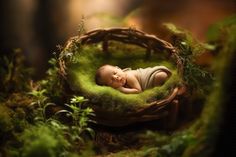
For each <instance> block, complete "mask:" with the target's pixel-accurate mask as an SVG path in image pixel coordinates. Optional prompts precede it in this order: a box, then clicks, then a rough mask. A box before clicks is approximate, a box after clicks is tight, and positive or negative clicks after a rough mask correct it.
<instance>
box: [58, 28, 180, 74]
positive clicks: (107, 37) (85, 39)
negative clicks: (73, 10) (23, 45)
mask: <svg viewBox="0 0 236 157" xmlns="http://www.w3.org/2000/svg"><path fill="white" fill-rule="evenodd" d="M109 41H119V42H122V43H125V44H134V45H138V46H140V47H143V48H146V49H147V51H146V57H149V56H150V55H151V52H153V53H156V52H160V51H162V50H167V51H168V52H169V54H170V56H171V58H173V59H174V60H175V62H176V65H177V69H178V73H179V75H180V76H181V77H182V74H183V64H182V61H181V58H180V57H179V55H178V50H177V49H176V48H175V47H174V46H173V45H172V44H171V43H169V42H167V41H165V40H162V39H160V38H158V37H156V36H154V35H150V34H147V33H144V32H142V31H140V30H136V29H133V28H123V27H122V28H106V29H96V30H92V31H90V32H87V33H85V34H83V35H82V36H75V37H72V38H70V39H69V41H68V42H67V43H66V46H65V48H64V50H67V49H70V48H71V46H72V45H73V43H79V44H81V45H88V44H95V43H99V42H101V43H102V48H103V51H104V52H105V53H109V50H108V48H109V44H108V42H109ZM64 52H67V51H64ZM59 66H60V74H61V75H62V76H63V77H65V76H66V74H67V73H66V61H65V59H64V57H60V59H59Z"/></svg>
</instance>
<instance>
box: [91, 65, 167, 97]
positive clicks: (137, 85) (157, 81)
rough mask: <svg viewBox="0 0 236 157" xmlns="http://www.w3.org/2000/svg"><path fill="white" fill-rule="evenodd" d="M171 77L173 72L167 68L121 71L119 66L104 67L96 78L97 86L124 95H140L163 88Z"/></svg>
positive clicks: (97, 73) (98, 71)
mask: <svg viewBox="0 0 236 157" xmlns="http://www.w3.org/2000/svg"><path fill="white" fill-rule="evenodd" d="M170 76H171V72H170V70H169V69H168V68H166V67H165V66H155V67H152V68H151V67H149V68H145V69H142V68H139V69H136V70H132V69H130V68H126V69H120V68H119V67H117V66H112V65H108V64H106V65H103V66H101V67H100V68H99V69H98V70H97V72H96V76H95V81H96V84H98V85H101V86H110V87H112V88H114V89H117V90H119V91H121V92H123V93H127V94H130V93H140V92H142V91H144V90H145V89H149V88H152V87H155V86H161V85H162V84H164V83H165V81H166V80H167V79H168V78H169V77H170Z"/></svg>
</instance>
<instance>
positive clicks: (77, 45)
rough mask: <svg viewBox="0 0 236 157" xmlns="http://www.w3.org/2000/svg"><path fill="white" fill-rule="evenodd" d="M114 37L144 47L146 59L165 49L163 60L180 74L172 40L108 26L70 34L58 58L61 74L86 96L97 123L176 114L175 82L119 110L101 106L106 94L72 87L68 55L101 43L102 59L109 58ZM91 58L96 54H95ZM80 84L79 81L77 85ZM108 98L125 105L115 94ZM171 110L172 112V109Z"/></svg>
mask: <svg viewBox="0 0 236 157" xmlns="http://www.w3.org/2000/svg"><path fill="white" fill-rule="evenodd" d="M114 41H115V42H119V43H121V44H123V45H135V46H138V47H140V48H142V49H144V50H145V55H143V58H144V59H145V60H149V59H150V58H152V55H153V54H157V55H159V56H160V55H162V53H164V52H165V55H164V56H165V60H167V61H170V62H172V63H173V64H174V66H175V67H176V71H177V75H178V76H179V77H180V78H182V74H183V64H182V62H181V59H180V57H179V54H178V50H177V49H176V48H175V47H173V46H172V44H170V43H169V42H167V41H164V40H162V39H159V38H157V37H156V36H154V35H149V34H146V33H144V32H142V31H139V30H136V29H131V28H108V29H97V30H93V31H90V32H88V33H85V34H83V35H82V36H76V37H73V38H71V39H70V40H69V41H68V42H67V44H66V46H65V47H64V49H63V51H62V52H61V55H60V59H59V65H60V75H61V76H62V78H63V79H64V80H65V81H66V82H69V85H70V88H71V89H72V91H74V94H80V95H83V96H85V97H86V98H88V99H89V102H88V103H87V105H88V106H90V107H92V108H93V110H94V112H95V114H96V116H95V117H94V120H96V121H97V123H99V124H103V125H107V126H125V125H129V124H132V123H137V122H143V121H150V120H155V119H160V118H162V117H168V115H170V112H172V113H171V115H172V117H173V115H176V112H177V105H178V104H177V103H176V102H177V101H176V100H178V98H179V96H177V95H178V91H179V87H178V86H176V85H175V86H170V87H168V93H167V94H165V96H163V97H161V98H158V99H154V100H152V101H150V100H149V101H146V102H144V103H143V104H142V105H139V106H138V107H137V106H136V107H135V108H132V109H131V108H127V107H126V109H125V110H124V111H119V112H118V111H117V110H115V109H114V110H111V109H109V108H110V107H109V106H106V107H104V105H102V104H103V103H104V102H103V101H104V99H105V98H104V99H103V98H100V99H94V97H96V95H94V93H93V94H91V93H89V94H88V92H84V91H83V90H81V89H80V88H79V87H78V88H75V87H74V85H71V83H70V81H71V80H70V68H71V66H70V65H71V62H72V60H73V59H71V56H73V55H76V54H78V53H80V55H83V54H84V53H81V50H80V49H81V47H85V46H92V45H95V44H101V51H102V52H103V55H104V57H105V58H106V59H105V60H109V59H110V58H112V57H113V56H112V54H111V53H112V52H111V51H110V47H111V46H110V45H111V43H112V42H114ZM121 46H122V45H121ZM166 54H167V55H166ZM77 57H78V56H77ZM94 58H96V56H95V57H94ZM79 66H80V63H78V64H77V65H76V67H79ZM88 68H89V67H88ZM85 72H86V71H85ZM81 77H82V76H81ZM78 78H80V76H78ZM178 82H179V83H180V82H181V79H180V80H178ZM82 84H83V83H82ZM80 85H81V83H80V84H79V85H78V86H80ZM94 86H96V85H94ZM97 88H102V87H97ZM103 88H104V87H103ZM109 90H112V89H109ZM117 92H119V91H117ZM95 94H96V93H95ZM120 94H123V93H120ZM120 94H117V95H120ZM104 95H106V97H108V98H109V96H107V94H104ZM123 95H125V94H123ZM128 95H133V94H128ZM126 97H132V96H126ZM101 100H103V101H101ZM111 101H113V102H112V103H110V104H113V105H114V104H115V106H116V107H117V106H121V105H123V106H124V104H119V100H116V99H115V98H114V95H113V98H111ZM127 106H128V105H127ZM133 106H135V105H133ZM173 111H174V112H175V113H173Z"/></svg>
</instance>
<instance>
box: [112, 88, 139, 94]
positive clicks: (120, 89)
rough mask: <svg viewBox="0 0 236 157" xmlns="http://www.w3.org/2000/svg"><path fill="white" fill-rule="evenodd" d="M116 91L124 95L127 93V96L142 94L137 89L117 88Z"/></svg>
mask: <svg viewBox="0 0 236 157" xmlns="http://www.w3.org/2000/svg"><path fill="white" fill-rule="evenodd" d="M116 89H118V90H119V91H121V92H122V93H126V94H137V93H140V92H141V91H139V90H138V89H135V88H125V87H119V88H116Z"/></svg>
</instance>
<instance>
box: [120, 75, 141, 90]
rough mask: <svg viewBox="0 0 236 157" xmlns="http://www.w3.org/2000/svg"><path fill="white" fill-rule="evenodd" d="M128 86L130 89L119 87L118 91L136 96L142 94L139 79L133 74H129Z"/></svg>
mask: <svg viewBox="0 0 236 157" xmlns="http://www.w3.org/2000/svg"><path fill="white" fill-rule="evenodd" d="M127 85H128V87H129V88H126V87H119V88H118V90H119V91H121V92H123V93H127V94H135V93H140V92H142V89H141V86H140V84H139V82H138V80H137V78H136V77H135V75H134V74H132V73H128V74H127Z"/></svg>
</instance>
